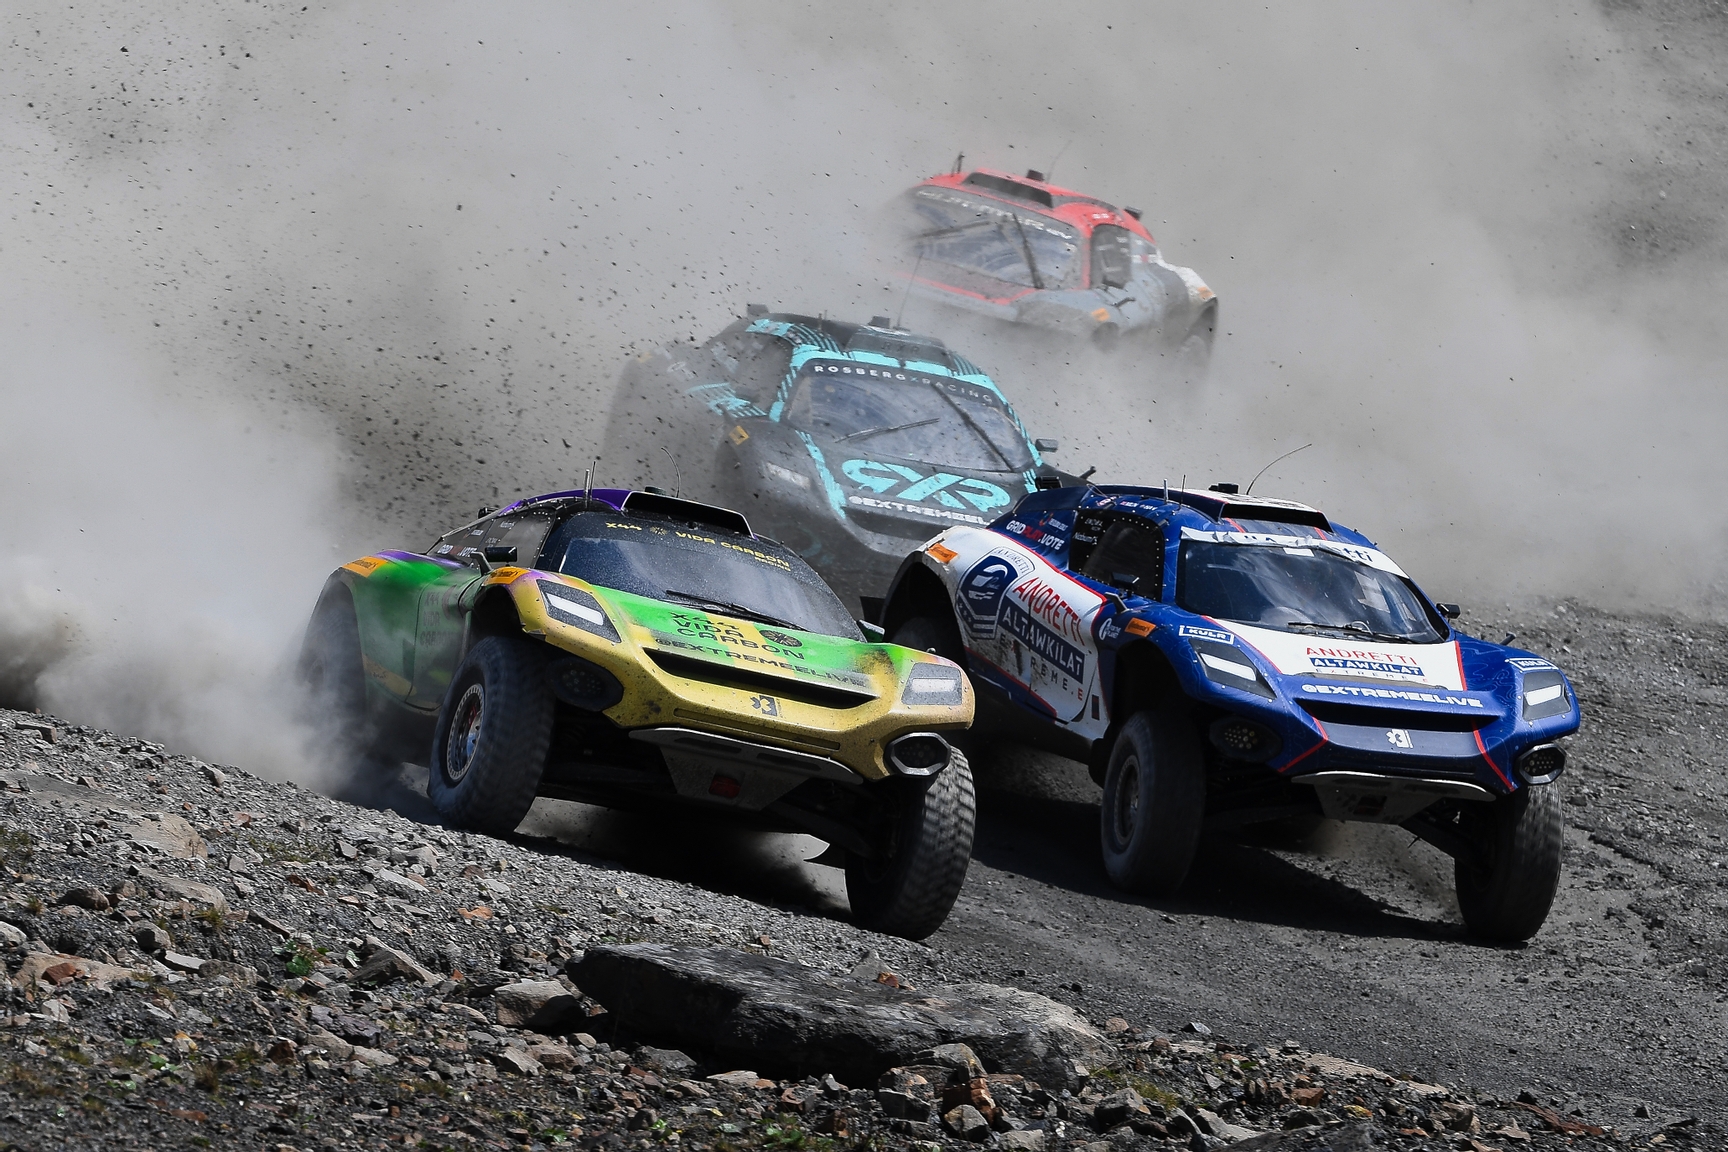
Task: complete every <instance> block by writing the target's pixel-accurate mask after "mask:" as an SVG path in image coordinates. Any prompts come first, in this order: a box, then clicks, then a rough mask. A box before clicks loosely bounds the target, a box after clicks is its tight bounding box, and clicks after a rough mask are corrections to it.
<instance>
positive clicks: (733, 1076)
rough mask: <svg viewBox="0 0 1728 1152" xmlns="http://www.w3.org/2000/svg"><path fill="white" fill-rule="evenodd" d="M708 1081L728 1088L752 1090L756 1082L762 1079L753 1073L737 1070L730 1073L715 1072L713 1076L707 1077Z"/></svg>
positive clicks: (741, 1069)
mask: <svg viewBox="0 0 1728 1152" xmlns="http://www.w3.org/2000/svg"><path fill="white" fill-rule="evenodd" d="M708 1079H710V1080H712V1081H713V1082H714V1083H716V1084H725V1085H726V1086H727V1087H730V1088H754V1087H756V1082H757V1081H758V1080H760V1079H762V1077H760V1076H758V1075H756V1073H754V1072H751V1071H747V1070H746V1069H743V1068H738V1069H734V1070H733V1071H731V1072H716V1073H715V1074H714V1075H712V1076H710V1077H708Z"/></svg>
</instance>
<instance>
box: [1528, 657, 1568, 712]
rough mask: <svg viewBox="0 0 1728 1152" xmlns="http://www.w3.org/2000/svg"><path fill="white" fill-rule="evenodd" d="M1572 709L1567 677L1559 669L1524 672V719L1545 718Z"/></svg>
mask: <svg viewBox="0 0 1728 1152" xmlns="http://www.w3.org/2000/svg"><path fill="white" fill-rule="evenodd" d="M1571 710H1572V701H1571V700H1569V699H1567V696H1566V677H1565V676H1564V675H1563V674H1562V673H1561V672H1560V671H1559V670H1557V669H1552V668H1548V669H1543V670H1541V671H1537V672H1526V673H1525V674H1524V719H1525V720H1526V721H1529V720H1543V719H1546V718H1547V717H1549V716H1561V715H1564V714H1565V713H1567V712H1570V711H1571Z"/></svg>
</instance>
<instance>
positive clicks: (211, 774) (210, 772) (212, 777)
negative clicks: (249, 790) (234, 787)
mask: <svg viewBox="0 0 1728 1152" xmlns="http://www.w3.org/2000/svg"><path fill="white" fill-rule="evenodd" d="M204 775H205V776H206V777H207V778H208V779H209V781H210V783H212V784H214V785H215V786H216V787H217V788H220V787H222V785H224V784H226V783H228V773H226V772H224V771H222V769H220V768H218V767H216V766H215V765H214V764H206V765H204Z"/></svg>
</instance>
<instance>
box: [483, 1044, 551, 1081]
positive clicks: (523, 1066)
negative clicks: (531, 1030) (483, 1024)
mask: <svg viewBox="0 0 1728 1152" xmlns="http://www.w3.org/2000/svg"><path fill="white" fill-rule="evenodd" d="M495 1063H497V1064H498V1065H501V1066H502V1067H504V1068H505V1069H506V1070H508V1071H510V1072H515V1073H518V1074H520V1075H523V1076H538V1075H540V1073H542V1072H544V1071H545V1069H544V1068H543V1067H541V1065H540V1061H538V1060H536V1059H535V1058H534V1057H533V1056H531V1055H529V1053H528V1050H527V1049H526V1048H506V1049H504V1051H502V1052H500V1053H499V1054H498V1057H497V1060H496V1061H495Z"/></svg>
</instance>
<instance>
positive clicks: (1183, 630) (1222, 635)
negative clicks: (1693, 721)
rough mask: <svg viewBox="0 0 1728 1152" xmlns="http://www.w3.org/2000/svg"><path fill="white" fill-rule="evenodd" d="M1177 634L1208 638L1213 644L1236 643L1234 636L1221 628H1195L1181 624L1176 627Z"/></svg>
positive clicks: (1201, 638)
mask: <svg viewBox="0 0 1728 1152" xmlns="http://www.w3.org/2000/svg"><path fill="white" fill-rule="evenodd" d="M1176 634H1177V635H1178V636H1192V637H1194V638H1195V639H1196V640H1210V641H1212V642H1213V643H1214V644H1230V645H1234V644H1235V643H1236V637H1235V636H1234V635H1232V634H1231V633H1229V632H1226V631H1224V629H1222V628H1197V627H1195V626H1194V625H1192V624H1183V625H1181V626H1180V627H1178V628H1177V629H1176Z"/></svg>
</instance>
